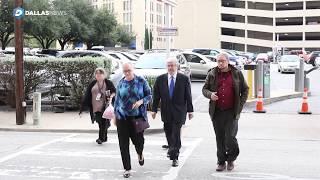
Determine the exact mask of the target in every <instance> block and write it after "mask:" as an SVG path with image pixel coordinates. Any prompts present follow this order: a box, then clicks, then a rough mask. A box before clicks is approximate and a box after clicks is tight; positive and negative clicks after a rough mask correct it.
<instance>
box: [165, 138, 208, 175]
mask: <svg viewBox="0 0 320 180" xmlns="http://www.w3.org/2000/svg"><path fill="white" fill-rule="evenodd" d="M201 141H202V139H201V138H199V139H196V140H195V141H194V142H193V144H192V146H191V147H188V148H187V149H186V150H185V151H184V152H183V153H182V154H181V155H180V160H179V166H178V167H171V168H170V170H169V171H168V174H167V175H165V176H163V177H162V179H163V180H174V179H176V178H177V177H178V175H179V171H180V170H181V168H182V167H183V165H184V164H185V163H186V161H187V159H188V158H189V157H190V156H191V154H192V152H193V151H194V149H195V148H196V147H197V146H198V145H199V144H200V142H201Z"/></svg>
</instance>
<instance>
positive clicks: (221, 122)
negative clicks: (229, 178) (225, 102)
mask: <svg viewBox="0 0 320 180" xmlns="http://www.w3.org/2000/svg"><path fill="white" fill-rule="evenodd" d="M212 123H213V127H214V131H215V134H216V143H217V156H218V164H223V163H225V161H234V160H236V159H237V157H238V155H239V153H240V151H239V145H238V141H237V138H236V136H237V133H238V120H235V119H234V111H233V110H232V109H231V110H224V111H223V110H219V109H217V108H216V110H215V113H214V116H213V119H212Z"/></svg>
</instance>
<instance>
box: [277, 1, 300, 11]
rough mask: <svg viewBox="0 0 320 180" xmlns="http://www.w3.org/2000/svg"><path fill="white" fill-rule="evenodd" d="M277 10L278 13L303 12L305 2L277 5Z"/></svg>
mask: <svg viewBox="0 0 320 180" xmlns="http://www.w3.org/2000/svg"><path fill="white" fill-rule="evenodd" d="M276 9H277V11H285V10H302V9H303V2H288V3H277V5H276Z"/></svg>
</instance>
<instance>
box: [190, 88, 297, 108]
mask: <svg viewBox="0 0 320 180" xmlns="http://www.w3.org/2000/svg"><path fill="white" fill-rule="evenodd" d="M302 95H303V93H302V92H293V91H290V90H281V91H279V90H278V91H273V92H271V94H270V96H271V97H270V98H264V99H263V103H264V105H267V104H272V103H275V102H279V101H283V100H287V99H292V98H300V97H301V98H302ZM257 101H258V99H257V98H254V99H248V100H247V102H246V104H245V105H244V108H252V107H255V105H256V103H257ZM194 108H195V112H208V109H209V99H207V98H205V97H203V96H201V97H200V98H199V99H197V100H196V102H194Z"/></svg>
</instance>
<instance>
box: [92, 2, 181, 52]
mask: <svg viewBox="0 0 320 180" xmlns="http://www.w3.org/2000/svg"><path fill="white" fill-rule="evenodd" d="M89 3H90V4H91V5H92V6H93V7H94V8H96V9H102V8H105V9H107V10H110V11H111V12H113V13H114V14H115V16H116V18H117V20H118V22H119V23H120V24H122V25H124V26H125V27H126V28H127V30H128V31H129V32H132V33H133V34H134V35H135V37H136V39H135V44H136V49H137V50H142V49H144V39H145V29H146V28H147V29H149V30H150V32H152V36H153V41H152V47H153V48H166V46H167V43H166V38H165V37H160V36H158V33H157V30H158V28H163V27H172V26H173V19H174V10H175V7H176V5H177V2H176V0H89ZM149 35H150V34H149ZM171 41H172V43H174V42H173V40H172V39H171Z"/></svg>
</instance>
